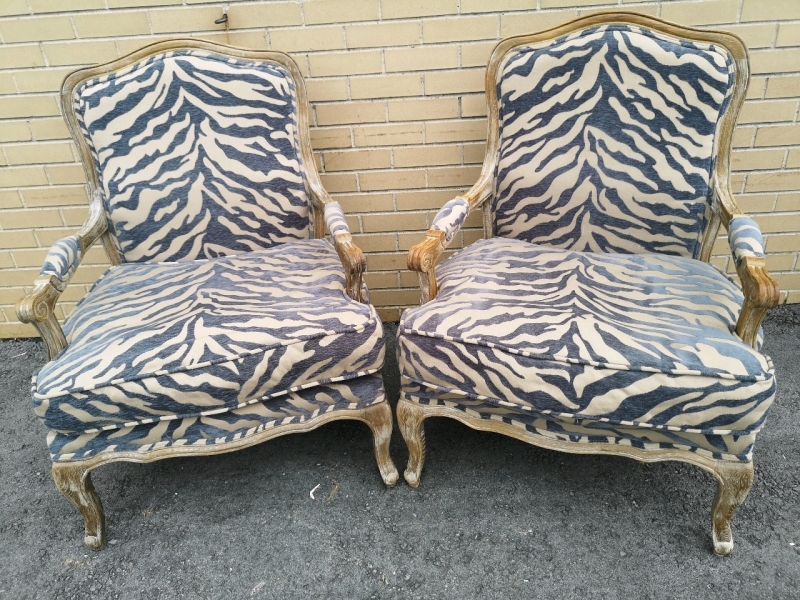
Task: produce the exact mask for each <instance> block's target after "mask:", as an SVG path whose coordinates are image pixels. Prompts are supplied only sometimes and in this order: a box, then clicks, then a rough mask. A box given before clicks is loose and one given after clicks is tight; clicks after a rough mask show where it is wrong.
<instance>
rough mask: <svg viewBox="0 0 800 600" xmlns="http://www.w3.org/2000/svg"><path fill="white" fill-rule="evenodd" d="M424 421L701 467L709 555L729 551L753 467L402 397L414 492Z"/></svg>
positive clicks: (573, 450) (551, 446) (401, 421)
mask: <svg viewBox="0 0 800 600" xmlns="http://www.w3.org/2000/svg"><path fill="white" fill-rule="evenodd" d="M429 417H449V418H451V419H455V420H456V421H460V422H461V423H463V424H464V425H467V426H468V427H471V428H472V429H475V430H478V431H490V432H494V433H500V434H502V435H506V436H508V437H512V438H514V439H517V440H520V441H521V442H527V443H528V444H531V445H533V446H538V447H539V448H546V449H548V450H556V451H558V452H567V453H569V454H610V455H613V456H625V457H627V458H633V459H635V460H638V461H641V462H646V463H651V462H661V461H667V460H677V461H680V462H685V463H689V464H690V465H694V466H696V467H700V468H701V469H703V470H704V471H707V472H708V473H711V474H712V475H713V476H714V478H715V479H716V480H717V495H716V497H715V498H714V503H713V505H712V508H711V533H712V542H713V545H714V553H715V554H720V555H726V554H730V552H731V550H733V535H732V533H731V526H730V524H731V519H732V518H733V515H734V513H735V512H736V509H737V508H739V506H740V505H741V504H742V502H744V500H745V498H747V494H748V493H749V492H750V488H751V487H752V485H753V463H752V462H749V463H741V462H732V461H722V460H714V459H711V458H706V457H704V456H700V455H698V454H696V453H694V452H681V451H680V450H642V449H639V448H634V447H633V446H619V445H616V444H578V443H574V442H568V441H564V440H559V439H555V438H548V437H544V436H541V435H537V434H534V433H530V432H529V431H526V430H524V429H520V428H519V427H516V426H514V425H510V424H508V423H503V422H501V421H489V420H487V419H481V418H480V417H473V416H471V415H468V414H467V413H465V412H464V411H462V410H459V409H457V408H452V407H449V406H427V405H421V404H416V403H413V402H409V401H408V400H404V399H403V398H401V399H400V401H399V402H398V404H397V423H398V426H399V427H400V432H401V433H402V434H403V439H404V440H405V442H406V444H407V445H408V454H409V457H408V466H407V467H406V471H405V473H404V477H405V480H406V482H407V483H408V485H410V486H411V487H413V488H416V487H418V486H419V483H420V478H421V475H422V467H423V466H424V464H425V428H424V424H423V422H424V420H425V419H427V418H429Z"/></svg>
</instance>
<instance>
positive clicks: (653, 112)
mask: <svg viewBox="0 0 800 600" xmlns="http://www.w3.org/2000/svg"><path fill="white" fill-rule="evenodd" d="M733 68H734V64H733V59H732V58H731V57H730V55H729V54H728V53H727V51H726V50H725V49H724V48H721V47H718V46H712V45H707V44H702V43H694V42H689V41H685V40H679V39H676V38H672V37H670V36H667V35H665V34H661V33H655V32H651V31H648V30H644V29H641V28H639V27H636V26H631V25H617V24H614V25H603V26H597V27H591V28H588V29H585V30H582V31H578V32H575V33H573V34H570V35H568V36H564V37H562V38H560V39H558V40H555V41H551V42H546V43H542V44H541V45H532V46H524V47H520V48H516V49H514V50H512V51H511V52H510V53H509V56H508V58H507V60H506V63H505V65H504V66H503V67H502V68H501V70H500V72H499V74H498V81H497V96H498V105H499V111H500V132H499V133H500V156H499V165H498V169H497V173H496V189H495V196H494V204H493V209H494V214H495V228H496V232H497V235H499V236H503V237H509V238H515V239H520V240H526V241H529V242H533V243H536V244H547V245H550V246H555V247H558V248H564V249H569V250H578V251H591V252H617V253H661V254H671V255H678V256H686V257H696V256H697V253H698V252H699V246H700V239H701V234H702V231H703V228H704V226H705V210H706V206H707V205H708V203H709V199H710V189H709V181H710V173H711V168H712V158H711V157H712V156H713V154H714V148H715V139H716V136H717V128H718V124H719V120H720V117H721V115H722V114H723V113H724V111H725V110H726V108H727V106H728V103H729V100H730V94H731V89H732V86H733Z"/></svg>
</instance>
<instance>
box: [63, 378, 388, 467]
mask: <svg viewBox="0 0 800 600" xmlns="http://www.w3.org/2000/svg"><path fill="white" fill-rule="evenodd" d="M385 401H386V396H385V394H384V390H383V380H382V379H381V377H380V374H375V375H366V376H364V377H356V378H355V379H348V380H347V381H339V382H335V383H323V384H320V385H316V386H314V387H312V388H305V389H301V390H297V391H294V392H288V393H286V394H284V395H282V396H277V397H275V398H272V399H270V400H267V401H265V402H255V403H251V404H247V405H246V406H242V407H240V408H235V409H232V410H229V411H226V412H222V413H215V414H209V415H203V416H199V417H184V418H178V419H170V420H162V421H155V422H152V423H144V424H141V425H128V426H125V427H120V428H118V429H105V430H102V431H91V432H88V433H61V432H58V431H53V430H50V431H49V432H48V433H47V447H48V448H49V450H50V456H51V458H52V460H54V461H56V460H79V459H83V458H88V457H90V456H94V455H96V454H101V453H106V452H137V453H142V454H146V453H148V452H152V451H153V450H158V449H160V448H167V447H169V446H184V447H186V446H214V445H216V444H226V443H228V442H235V441H238V440H242V439H245V438H248V437H250V436H253V435H256V434H258V433H261V432H262V431H264V430H267V429H270V428H273V427H279V426H281V425H290V424H297V423H306V422H308V421H310V420H312V419H314V418H315V417H318V416H320V415H323V414H325V413H329V412H332V411H336V410H343V409H362V408H366V407H368V406H370V405H372V404H377V403H378V402H385Z"/></svg>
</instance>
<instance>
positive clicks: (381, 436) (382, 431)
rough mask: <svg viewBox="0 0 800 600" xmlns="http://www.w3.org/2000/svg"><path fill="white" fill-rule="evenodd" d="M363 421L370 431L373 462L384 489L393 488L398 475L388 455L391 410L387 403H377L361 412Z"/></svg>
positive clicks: (390, 435)
mask: <svg viewBox="0 0 800 600" xmlns="http://www.w3.org/2000/svg"><path fill="white" fill-rule="evenodd" d="M363 416H364V421H365V422H366V423H367V425H369V428H370V429H371V430H372V437H373V439H374V441H375V460H376V461H377V463H378V469H380V472H381V477H382V478H383V483H384V484H385V485H386V487H394V485H395V484H396V483H397V480H398V479H400V474H399V473H398V472H397V467H395V466H394V462H393V461H392V457H391V456H390V455H389V442H390V441H391V439H392V428H393V420H392V409H391V408H390V407H389V403H388V402H379V403H378V404H373V405H372V406H370V407H368V408H365V409H364V411H363Z"/></svg>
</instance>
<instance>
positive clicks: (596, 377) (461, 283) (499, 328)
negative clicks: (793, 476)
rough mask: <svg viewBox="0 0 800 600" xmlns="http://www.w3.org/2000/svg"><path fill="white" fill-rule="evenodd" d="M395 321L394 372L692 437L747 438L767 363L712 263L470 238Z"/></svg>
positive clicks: (765, 389) (766, 401)
mask: <svg viewBox="0 0 800 600" xmlns="http://www.w3.org/2000/svg"><path fill="white" fill-rule="evenodd" d="M439 283H440V287H439V294H438V295H437V297H436V298H435V299H434V300H432V301H431V302H428V303H426V304H424V305H422V306H420V307H418V308H414V309H411V310H408V311H406V312H405V313H403V317H402V319H401V322H400V329H399V337H398V339H399V341H398V356H399V361H400V366H401V372H402V373H403V375H404V376H406V377H408V378H409V379H410V380H412V381H415V382H417V383H420V384H425V385H429V386H436V387H439V388H441V389H442V390H460V392H461V393H464V394H467V395H469V397H472V398H480V399H488V400H491V401H493V402H496V403H498V404H499V405H505V404H508V405H510V406H515V407H522V409H523V410H536V411H538V412H540V413H541V414H552V415H560V416H564V417H570V418H573V417H574V418H588V419H594V420H598V421H602V420H607V421H608V422H611V423H617V424H627V425H636V426H643V427H656V428H671V427H676V428H680V429H688V430H692V431H695V432H698V433H703V434H706V433H719V432H722V431H724V432H727V433H730V432H732V431H736V432H741V431H750V430H752V429H753V428H757V427H759V426H760V424H761V423H762V422H763V419H764V417H765V415H766V411H767V409H768V408H769V406H770V405H771V403H772V400H773V397H774V393H775V381H774V376H773V369H772V365H771V363H770V361H769V359H768V358H766V357H764V356H763V355H762V354H760V353H759V352H757V351H755V350H754V349H753V348H751V347H749V346H747V345H746V344H744V343H743V342H742V341H741V340H740V339H739V338H738V337H736V335H735V334H734V333H733V330H734V328H735V324H736V318H737V316H738V310H739V307H740V306H741V302H742V296H741V292H740V291H739V290H738V288H736V286H735V285H734V284H733V283H731V282H730V281H728V280H727V279H726V278H725V277H723V276H722V275H721V274H720V273H719V272H718V271H716V269H714V268H713V267H711V266H710V265H707V264H705V263H701V262H699V261H696V260H693V259H687V258H682V257H671V256H664V255H659V254H636V255H630V254H606V253H590V252H571V251H566V250H561V249H557V248H552V247H548V246H540V245H535V244H530V243H528V242H523V241H519V240H509V239H504V238H492V239H490V240H484V241H481V242H477V243H475V244H473V245H471V246H469V247H468V248H466V249H464V250H462V251H460V252H459V253H458V254H456V255H455V256H453V257H452V258H450V259H448V260H447V261H446V262H445V263H444V264H443V265H442V267H441V268H440V270H439Z"/></svg>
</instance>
